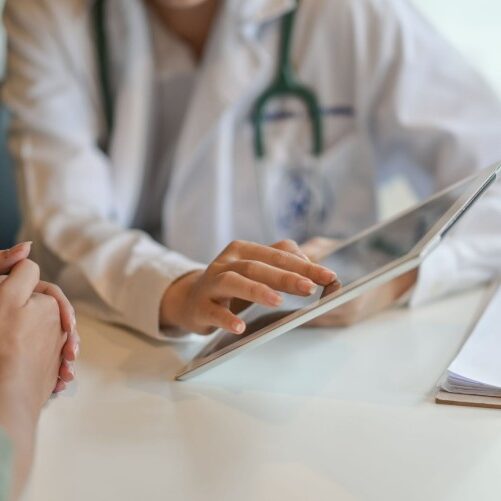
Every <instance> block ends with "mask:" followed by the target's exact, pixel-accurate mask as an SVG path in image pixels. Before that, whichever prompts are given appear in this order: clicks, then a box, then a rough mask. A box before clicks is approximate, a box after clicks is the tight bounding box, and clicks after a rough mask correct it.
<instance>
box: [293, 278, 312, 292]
mask: <svg viewBox="0 0 501 501" xmlns="http://www.w3.org/2000/svg"><path fill="white" fill-rule="evenodd" d="M297 288H298V289H299V290H300V291H301V292H305V293H306V294H313V293H314V292H315V291H316V290H317V286H316V285H315V284H314V283H313V282H312V281H311V280H306V279H303V280H300V281H299V282H298V284H297Z"/></svg>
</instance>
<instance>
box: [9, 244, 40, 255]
mask: <svg viewBox="0 0 501 501" xmlns="http://www.w3.org/2000/svg"><path fill="white" fill-rule="evenodd" d="M32 243H33V242H21V243H19V244H17V245H14V247H11V248H10V249H8V250H7V252H6V253H5V254H6V255H7V256H8V257H10V256H14V255H16V254H17V253H18V252H21V250H23V249H24V248H25V247H26V246H28V247H29V248H30V249H31V244H32Z"/></svg>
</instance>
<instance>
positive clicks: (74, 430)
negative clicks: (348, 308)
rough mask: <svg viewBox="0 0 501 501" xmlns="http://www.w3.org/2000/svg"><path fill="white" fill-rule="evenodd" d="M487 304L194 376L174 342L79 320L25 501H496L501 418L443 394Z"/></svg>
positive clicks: (293, 342) (284, 348) (288, 343)
mask: <svg viewBox="0 0 501 501" xmlns="http://www.w3.org/2000/svg"><path fill="white" fill-rule="evenodd" d="M479 298H480V293H479V292H474V293H468V294H466V295H463V296H459V297H456V298H453V299H449V300H447V301H445V302H441V303H437V304H434V305H432V306H429V307H426V308H423V309H420V310H416V311H411V312H409V311H406V310H401V311H393V312H389V313H387V314H384V315H382V316H380V317H378V318H376V319H374V320H372V321H370V322H367V323H364V324H362V325H359V326H357V327H355V328H351V329H346V330H339V331H330V332H327V331H316V332H315V331H313V332H311V331H310V332H307V331H295V332H292V333H290V334H287V335H284V336H282V337H281V338H279V339H277V340H275V341H273V342H271V343H269V344H267V345H264V346H262V347H260V348H258V349H256V350H255V351H253V352H250V353H247V354H245V355H243V356H241V357H239V358H237V359H235V360H233V361H230V362H228V363H226V364H224V365H222V366H220V367H219V368H216V369H214V370H213V371H211V372H209V373H207V374H206V375H204V376H201V377H200V378H198V379H196V380H193V381H192V382H187V383H174V382H171V379H172V375H173V374H174V372H175V371H176V369H178V368H179V367H180V365H181V363H182V362H181V360H180V358H179V349H178V348H175V347H172V346H167V345H160V344H152V343H150V342H148V341H145V340H144V339H143V338H141V337H137V336H135V335H133V334H129V333H127V332H124V331H121V330H120V329H117V328H113V327H110V326H105V325H103V324H101V323H98V322H96V321H93V320H90V319H86V318H81V319H80V330H81V334H82V338H83V345H82V354H81V358H80V362H79V364H78V375H79V382H78V384H77V385H76V386H75V387H74V388H72V390H71V391H70V394H69V395H66V396H63V397H61V398H58V399H56V400H55V401H52V402H51V404H50V405H49V407H48V409H47V410H46V411H45V412H44V415H43V419H42V422H41V427H40V434H39V444H38V445H39V447H38V452H37V460H36V465H35V469H34V472H33V475H32V482H31V488H30V491H29V493H28V494H29V495H28V496H27V499H28V500H30V501H160V500H174V501H177V500H182V501H198V500H200V501H201V500H214V501H216V500H217V501H226V500H231V501H233V500H238V501H251V500H252V501H256V500H259V501H262V500H264V501H268V500H270V501H281V500H284V501H295V500H298V501H305V500H314V501H323V500H329V501H331V500H336V501H345V500H376V501H391V500H397V501H403V500H406V501H412V500H416V501H424V500H427V501H428V500H440V501H447V500H451V501H462V500H472V501H473V500H475V501H477V500H482V501H488V500H496V501H499V499H500V498H501V492H500V483H499V472H500V471H501V412H499V411H493V410H487V409H486V410H481V409H470V408H458V407H446V406H438V405H435V404H434V403H433V394H434V385H435V383H436V381H437V379H438V378H439V376H440V375H441V373H442V372H443V370H444V369H445V368H446V367H447V365H448V363H449V361H450V360H451V359H452V357H453V356H454V354H455V352H456V350H457V349H458V348H459V346H460V345H461V343H462V339H463V337H464V335H465V332H466V331H467V326H468V323H469V322H470V320H471V318H472V316H473V314H474V311H475V309H476V306H477V304H478V301H479Z"/></svg>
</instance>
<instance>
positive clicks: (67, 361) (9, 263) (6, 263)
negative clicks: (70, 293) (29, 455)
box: [0, 242, 80, 392]
mask: <svg viewBox="0 0 501 501" xmlns="http://www.w3.org/2000/svg"><path fill="white" fill-rule="evenodd" d="M30 251H31V242H23V243H20V244H18V245H16V246H14V247H12V249H8V250H0V283H2V282H4V281H5V280H6V278H7V276H8V275H7V274H8V273H9V272H11V270H12V269H13V268H14V267H15V266H16V265H17V264H19V263H21V262H22V261H24V260H26V259H27V258H28V256H29V254H30ZM37 269H38V268H37ZM33 293H35V294H44V295H46V296H51V297H52V298H53V299H55V300H56V302H57V305H58V307H59V316H60V323H61V329H62V331H63V332H64V333H65V334H66V343H65V344H64V347H63V349H62V352H61V355H62V357H61V365H60V369H59V379H58V381H57V384H56V385H55V388H54V391H55V392H59V391H62V390H64V389H65V387H66V383H68V382H70V381H71V380H73V379H74V368H73V364H72V363H73V362H74V361H75V360H76V357H77V355H78V350H79V343H80V338H79V336H78V333H77V330H76V318H75V310H74V309H73V307H72V305H71V303H70V302H69V301H68V299H67V298H66V296H65V295H64V293H63V291H62V290H61V289H60V288H59V287H58V286H57V285H54V284H51V283H48V282H44V281H39V282H38V283H37V284H36V285H35V286H34V289H33ZM0 306H1V305H0Z"/></svg>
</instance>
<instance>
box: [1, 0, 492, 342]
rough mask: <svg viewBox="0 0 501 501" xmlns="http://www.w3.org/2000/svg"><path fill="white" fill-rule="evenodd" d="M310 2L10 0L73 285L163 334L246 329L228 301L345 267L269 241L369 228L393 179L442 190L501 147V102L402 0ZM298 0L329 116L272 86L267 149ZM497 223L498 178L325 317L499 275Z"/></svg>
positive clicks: (15, 98)
mask: <svg viewBox="0 0 501 501" xmlns="http://www.w3.org/2000/svg"><path fill="white" fill-rule="evenodd" d="M296 7H297V6H296V2H294V1H293V0H245V1H243V0H107V1H106V2H99V1H98V0H96V1H91V0H10V1H9V0H8V1H7V6H6V13H5V21H6V26H7V29H8V36H9V55H8V68H7V82H6V85H5V89H4V98H5V101H6V103H7V105H8V106H9V107H10V109H11V111H12V113H13V124H12V131H11V132H12V133H11V146H12V151H13V153H14V155H15V157H16V159H17V164H18V166H19V177H20V180H21V188H22V189H21V197H22V206H23V214H24V224H25V226H24V232H25V235H27V236H29V237H30V238H31V239H33V240H34V241H35V242H36V248H35V250H36V253H37V258H38V259H39V261H40V263H41V265H42V268H43V269H45V270H46V272H47V274H48V275H49V277H50V278H52V279H55V280H57V281H58V282H59V284H60V285H62V286H63V287H64V288H65V290H66V292H67V293H68V295H69V296H70V297H71V298H72V299H75V300H76V299H80V300H83V301H85V302H86V304H87V305H89V306H91V307H92V308H93V309H94V311H96V312H98V313H99V314H100V315H101V316H102V317H104V318H106V319H107V320H109V321H112V322H118V323H121V324H123V325H127V326H129V327H132V328H134V329H137V330H139V331H141V332H144V333H146V334H149V335H152V336H156V337H163V336H164V335H165V334H166V331H165V329H168V328H170V331H169V332H167V333H170V334H171V335H175V334H176V332H177V331H176V328H181V329H182V330H188V331H196V332H208V331H209V330H210V329H212V328H214V327H218V326H223V327H225V328H228V329H230V330H232V331H233V332H236V333H241V332H243V331H244V329H245V325H244V324H243V323H242V322H240V321H239V320H238V318H237V317H235V316H234V314H233V313H232V312H231V311H230V305H231V304H232V299H234V298H239V299H244V300H248V301H255V302H260V303H262V304H266V305H268V306H270V307H273V306H275V305H278V304H279V303H280V301H281V299H280V295H279V294H278V292H277V291H286V292H291V293H296V294H308V293H310V292H311V291H312V290H313V288H314V286H315V285H325V284H326V283H327V282H328V281H331V280H333V279H334V275H333V274H332V272H330V273H329V272H328V271H327V270H325V269H323V268H321V267H319V266H315V265H313V264H312V263H309V262H308V261H307V260H306V259H305V258H304V255H303V251H304V250H305V249H303V250H300V249H299V248H298V247H297V246H296V245H295V244H294V243H293V242H291V241H289V240H285V241H280V243H279V244H276V245H275V246H268V245H267V244H269V243H271V242H272V241H275V240H282V239H284V238H292V239H295V240H298V241H300V242H304V241H307V240H308V239H310V238H311V237H314V236H327V237H330V238H334V239H343V238H346V237H348V236H350V235H353V234H354V233H356V232H358V231H359V230H361V229H363V228H365V227H367V226H369V225H371V224H373V223H374V222H376V221H377V219H378V214H377V209H376V207H377V206H376V196H377V189H378V185H379V183H380V180H381V178H382V177H384V175H385V174H386V173H387V172H391V171H395V170H398V171H399V172H401V173H402V174H405V175H407V176H408V177H409V178H410V179H411V181H412V182H413V184H414V186H415V188H416V190H417V191H418V193H419V194H420V195H421V196H426V195H427V194H429V193H430V192H431V191H435V190H438V189H440V188H444V187H446V186H448V185H450V184H451V183H453V182H455V181H458V180H459V179H461V178H463V177H465V176H467V175H469V174H471V173H472V172H474V171H476V170H478V169H480V168H482V167H485V166H487V165H488V164H490V163H492V162H494V161H496V160H498V159H500V158H501V141H499V131H500V130H501V106H500V104H499V102H498V101H497V99H496V97H495V95H494V94H493V92H492V91H491V90H490V89H489V88H488V87H487V86H486V85H485V83H484V82H483V81H482V80H481V79H480V78H479V77H478V76H477V74H476V73H475V72H474V71H473V70H472V69H471V68H470V67H469V66H468V65H467V64H466V63H465V62H464V61H463V60H462V58H461V57H460V56H459V55H458V54H457V53H456V52H455V51H454V50H452V49H451V48H450V47H449V46H448V45H447V44H446V43H445V42H444V40H443V39H442V38H441V37H440V36H439V35H437V33H435V32H434V31H433V29H431V28H430V26H428V24H427V23H426V22H425V21H424V20H423V19H422V18H421V16H420V15H419V14H418V13H417V12H416V11H415V10H414V9H413V8H412V7H411V6H410V5H409V4H408V3H407V2H405V1H397V0H336V1H332V0H303V1H301V2H299V6H298V7H297V10H296ZM100 9H102V10H101V14H102V16H101V17H102V18H104V21H103V22H102V23H101V25H100V24H99V23H96V19H97V18H98V17H99V16H98V15H97V13H98V12H99V10H100ZM103 12H104V14H103ZM291 13H293V14H294V16H293V18H294V30H293V33H292V47H291V54H290V58H291V60H292V64H291V67H293V68H294V78H295V79H296V80H297V81H298V82H299V83H300V84H301V85H303V86H306V87H307V89H308V90H311V91H312V93H313V94H314V97H315V99H316V103H315V104H316V114H314V116H313V115H312V116H309V115H308V114H307V113H305V111H304V107H303V106H302V103H301V102H299V100H298V99H294V98H287V99H277V100H275V101H274V102H272V103H270V106H267V107H266V109H264V110H261V111H262V114H261V115H260V117H259V118H260V120H259V125H260V126H263V127H264V138H265V140H264V143H265V144H264V145H263V144H261V145H258V146H261V148H259V147H256V144H257V143H259V141H258V140H257V137H258V135H257V134H256V127H255V125H256V120H255V119H256V109H257V108H256V103H257V102H259V98H260V96H262V95H263V92H264V91H265V89H266V88H268V86H269V85H270V83H271V82H272V81H273V80H274V77H275V75H276V73H277V65H278V62H277V50H278V47H281V46H283V43H284V41H283V26H284V20H285V19H287V18H288V17H287V16H290V14H291ZM103 34H104V38H105V39H106V42H107V43H106V44H105V45H106V50H105V51H104V52H103V50H99V51H96V43H95V39H96V37H97V38H98V39H100V42H101V43H100V44H99V45H101V46H102V45H103V44H102V42H103ZM101 49H102V47H101ZM253 118H254V120H253ZM314 119H317V120H319V121H320V123H321V129H322V130H321V139H320V140H319V135H318V130H316V129H315V123H318V122H315V120H314ZM312 125H313V126H312ZM312 131H313V132H312ZM312 144H313V148H312ZM320 144H321V147H319V145H320ZM500 215H501V196H500V188H499V186H496V188H495V189H493V190H491V192H490V193H489V194H488V195H487V196H486V197H485V199H484V200H482V203H481V204H479V205H478V207H477V208H476V210H475V211H472V213H471V216H470V215H469V216H468V217H467V218H466V219H465V220H464V221H463V223H462V224H461V226H460V227H459V229H458V231H456V232H455V233H454V234H453V235H451V237H450V238H449V239H448V241H447V242H446V243H444V245H442V246H441V247H440V248H439V249H438V250H437V251H436V252H435V254H434V255H433V256H432V257H431V258H430V259H429V260H428V261H427V262H426V263H425V264H424V265H423V266H422V267H421V269H420V270H419V271H416V272H414V273H411V274H409V275H406V276H405V277H402V278H400V279H398V280H396V281H395V282H393V283H391V284H389V285H388V286H386V287H384V288H383V289H381V290H379V291H377V292H376V293H373V294H371V295H369V296H366V297H365V298H362V299H361V300H360V301H358V302H356V303H352V305H350V306H347V307H346V308H344V309H341V310H339V311H337V312H334V313H333V314H332V315H331V316H330V317H328V318H326V319H324V320H323V323H328V324H343V323H348V322H351V321H356V320H358V319H360V318H362V317H364V316H366V315H367V314H368V313H373V312H375V311H378V310H380V309H382V308H385V307H387V306H388V305H389V304H391V303H393V302H394V301H395V300H397V299H398V298H399V297H401V296H402V294H403V293H405V292H406V291H407V292H409V294H410V295H411V297H410V302H411V304H418V303H420V302H422V301H425V300H429V299H432V298H433V297H437V296H439V295H442V294H445V293H448V292H450V291H453V290H457V289H459V288H463V287H466V286H469V285H471V284H474V283H478V282H481V281H484V280H487V279H488V278H489V277H490V276H491V275H492V274H493V273H494V272H495V271H496V270H500V269H501V235H500V232H499V220H498V218H499V217H500ZM232 242H233V243H232ZM252 242H255V243H252ZM318 242H319V241H316V243H315V241H314V242H313V243H311V242H310V244H308V245H307V247H306V249H307V252H308V253H309V254H311V255H314V254H315V253H316V247H317V245H318ZM321 242H322V241H320V244H321ZM222 249H225V250H224V251H223V252H222V253H221V251H222ZM216 256H218V257H216ZM207 263H211V264H210V265H209V266H208V267H207Z"/></svg>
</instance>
